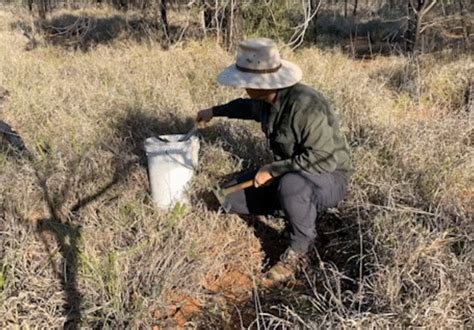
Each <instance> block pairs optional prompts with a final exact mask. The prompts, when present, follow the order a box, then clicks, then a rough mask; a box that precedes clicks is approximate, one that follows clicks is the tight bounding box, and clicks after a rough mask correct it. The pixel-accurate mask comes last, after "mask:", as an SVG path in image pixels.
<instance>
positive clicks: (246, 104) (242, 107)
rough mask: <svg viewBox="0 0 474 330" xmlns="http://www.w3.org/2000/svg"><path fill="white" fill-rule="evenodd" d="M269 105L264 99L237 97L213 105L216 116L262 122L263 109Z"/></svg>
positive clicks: (213, 112) (213, 113)
mask: <svg viewBox="0 0 474 330" xmlns="http://www.w3.org/2000/svg"><path fill="white" fill-rule="evenodd" d="M265 106H268V105H267V104H266V102H264V101H257V100H252V99H242V98H239V99H236V100H233V101H231V102H229V103H227V104H223V105H217V106H214V107H212V115H213V116H214V117H228V118H238V119H251V120H255V121H258V122H260V118H261V113H262V110H263V109H264V108H265Z"/></svg>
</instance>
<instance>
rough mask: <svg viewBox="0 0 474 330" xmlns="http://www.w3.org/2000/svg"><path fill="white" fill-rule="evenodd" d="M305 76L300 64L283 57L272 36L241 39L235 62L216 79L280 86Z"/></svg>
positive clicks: (239, 84)
mask: <svg viewBox="0 0 474 330" xmlns="http://www.w3.org/2000/svg"><path fill="white" fill-rule="evenodd" d="M302 76H303V73H302V72H301V69H300V68H299V66H297V65H296V64H294V63H291V62H289V61H285V60H282V59H281V58H280V53H279V52H278V48H277V45H276V44H275V42H273V40H270V39H266V38H259V39H251V40H245V41H242V42H241V43H240V44H239V49H238V52H237V61H236V63H235V64H232V65H231V66H229V67H227V68H226V69H225V70H224V71H222V72H221V73H220V74H219V76H218V77H217V80H218V81H219V83H221V84H222V85H227V86H233V87H241V88H252V89H279V88H285V87H289V86H292V85H294V84H296V83H297V82H298V81H300V80H301V77H302Z"/></svg>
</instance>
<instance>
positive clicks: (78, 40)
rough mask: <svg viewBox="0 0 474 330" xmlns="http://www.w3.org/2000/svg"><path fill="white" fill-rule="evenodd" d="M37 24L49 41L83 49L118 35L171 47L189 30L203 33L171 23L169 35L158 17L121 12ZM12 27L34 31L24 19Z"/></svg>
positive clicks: (67, 16) (193, 33)
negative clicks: (120, 13) (130, 14)
mask: <svg viewBox="0 0 474 330" xmlns="http://www.w3.org/2000/svg"><path fill="white" fill-rule="evenodd" d="M34 26H35V29H36V30H37V31H41V33H42V34H43V36H44V39H45V41H46V42H47V43H48V44H51V45H53V46H58V47H63V48H67V49H76V50H82V51H88V50H90V49H91V48H93V47H94V46H96V45H100V44H108V43H110V42H112V41H113V40H115V39H118V38H123V39H125V40H134V41H137V42H145V41H150V40H153V41H158V42H160V43H161V45H162V46H163V47H168V46H169V45H170V44H172V43H174V42H176V41H177V40H179V39H181V38H183V37H186V36H187V35H188V34H189V35H190V36H192V37H193V38H200V37H201V35H200V33H198V32H197V31H199V28H198V27H196V26H194V25H192V24H190V25H187V26H185V27H181V26H176V25H170V26H169V35H168V36H167V35H166V34H165V32H164V28H163V25H162V24H161V22H160V21H159V20H157V19H152V18H142V17H131V18H127V17H126V16H124V15H119V14H117V15H114V16H110V17H96V16H88V15H76V14H64V15H61V16H56V17H53V18H51V19H48V20H37V21H36V22H35V23H34ZM11 28H12V29H21V30H22V31H24V32H26V35H31V33H32V28H31V26H30V25H28V23H27V22H24V21H18V22H15V23H13V24H11ZM30 37H31V36H30ZM30 43H31V41H30ZM35 45H37V42H35ZM29 50H30V49H29Z"/></svg>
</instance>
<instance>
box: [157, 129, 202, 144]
mask: <svg viewBox="0 0 474 330" xmlns="http://www.w3.org/2000/svg"><path fill="white" fill-rule="evenodd" d="M198 130H199V128H198V127H196V126H194V127H193V128H192V129H191V130H190V131H189V132H187V133H186V134H185V135H184V136H183V137H182V138H180V139H179V140H178V142H185V141H187V140H189V138H191V136H193V135H194V134H196V133H197V131H198ZM156 138H157V139H158V140H160V141H161V142H166V143H168V142H171V141H170V140H168V139H167V138H165V137H163V136H157V137H156Z"/></svg>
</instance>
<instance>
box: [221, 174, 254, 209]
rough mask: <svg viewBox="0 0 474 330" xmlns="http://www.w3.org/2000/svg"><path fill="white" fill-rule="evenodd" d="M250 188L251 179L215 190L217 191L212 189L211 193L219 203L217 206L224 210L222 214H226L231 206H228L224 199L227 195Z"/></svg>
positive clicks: (228, 203) (251, 184)
mask: <svg viewBox="0 0 474 330" xmlns="http://www.w3.org/2000/svg"><path fill="white" fill-rule="evenodd" d="M252 186H253V179H252V180H248V181H244V182H241V183H238V184H236V185H233V186H230V187H228V188H217V189H214V190H213V192H214V195H215V196H216V198H217V200H218V201H219V204H221V207H222V209H223V210H224V212H226V213H228V212H229V211H230V208H231V207H232V205H231V204H230V202H229V201H226V199H225V198H226V197H227V195H229V194H231V193H234V192H237V191H240V190H242V189H246V188H250V187H252Z"/></svg>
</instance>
